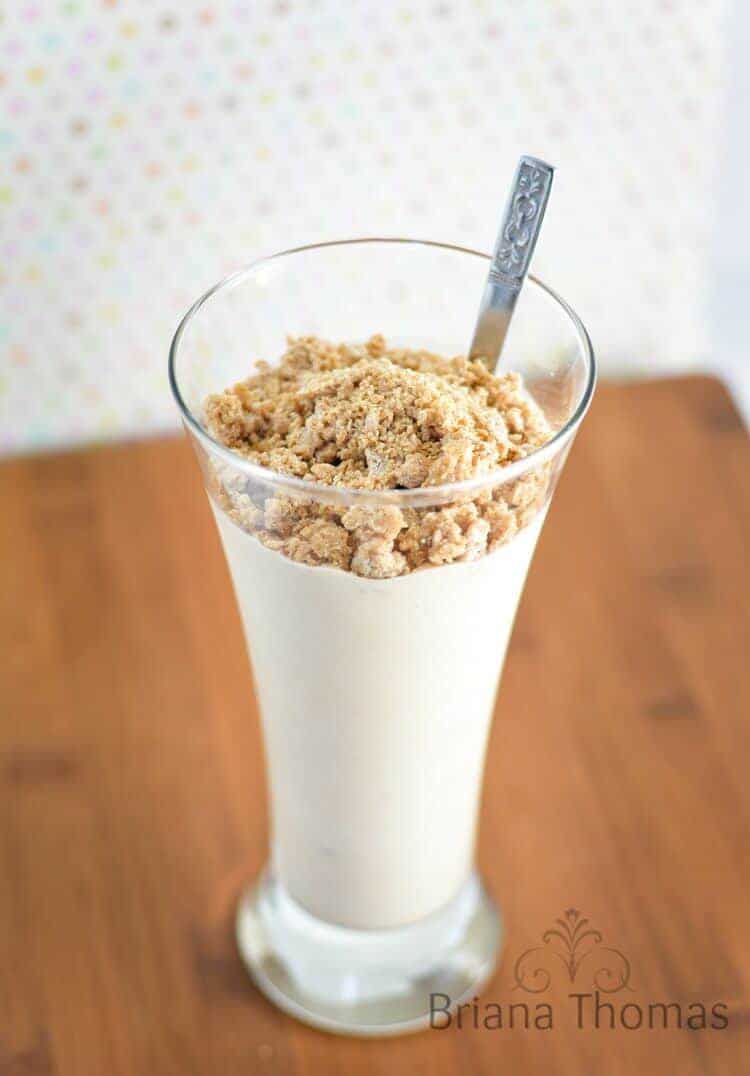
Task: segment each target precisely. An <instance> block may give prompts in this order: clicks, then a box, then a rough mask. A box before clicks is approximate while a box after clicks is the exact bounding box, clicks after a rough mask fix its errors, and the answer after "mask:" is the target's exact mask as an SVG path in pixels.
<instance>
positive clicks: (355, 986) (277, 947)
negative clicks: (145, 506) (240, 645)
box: [170, 239, 595, 1035]
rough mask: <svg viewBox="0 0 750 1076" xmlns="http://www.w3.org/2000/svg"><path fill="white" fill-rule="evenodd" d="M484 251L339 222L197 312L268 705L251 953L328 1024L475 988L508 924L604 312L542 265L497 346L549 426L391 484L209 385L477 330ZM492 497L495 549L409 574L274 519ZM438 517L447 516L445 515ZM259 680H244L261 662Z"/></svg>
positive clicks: (247, 940)
mask: <svg viewBox="0 0 750 1076" xmlns="http://www.w3.org/2000/svg"><path fill="white" fill-rule="evenodd" d="M488 263H489V259H488V258H487V257H486V256H485V255H483V254H479V253H477V252H475V251H470V250H463V249H459V248H456V247H450V246H445V245H441V244H438V243H425V242H417V241H412V240H383V239H362V240H349V241H345V242H339V243H327V244H323V245H320V246H315V247H305V248H301V249H298V250H292V251H285V252H284V253H281V254H277V255H274V256H273V257H270V258H265V259H263V260H261V261H258V262H256V263H255V264H253V265H251V266H249V267H248V268H246V269H243V270H242V271H240V272H238V273H236V274H234V275H233V276H231V277H229V278H228V279H227V280H225V281H223V282H222V283H220V284H218V285H217V286H216V287H214V288H213V289H212V290H211V291H209V292H208V293H207V294H206V295H204V296H203V298H201V299H200V300H199V301H198V302H197V303H196V304H195V305H194V306H193V307H192V308H191V310H190V311H189V312H188V313H187V315H186V316H185V318H184V319H183V321H182V322H181V324H180V326H179V328H178V330H177V333H176V335H175V338H174V341H173V344H172V348H171V353H170V379H171V385H172V389H173V392H174V394H175V397H176V400H177V403H178V405H179V407H180V410H181V412H182V418H183V421H184V424H185V427H186V429H187V432H188V434H189V436H190V438H191V440H192V442H193V445H194V447H195V449H196V452H197V455H198V458H199V461H200V464H201V467H202V470H203V474H204V478H205V481H206V488H207V491H208V494H209V499H210V503H211V508H212V510H213V513H214V517H215V519H216V522H217V526H218V529H219V533H220V535H221V539H222V543H223V545H224V550H225V553H226V558H227V562H228V565H229V570H230V573H231V576H232V581H233V583H234V589H235V593H236V596H237V603H238V606H239V611H240V615H241V618H242V622H243V626H244V630H245V635H246V639H247V644H248V648H249V652H250V657H251V661H252V665H253V672H254V679H255V690H256V692H257V696H258V700H259V704H260V712H261V715H262V722H263V734H264V743H265V753H266V762H267V768H268V778H269V780H268V786H269V790H270V800H271V811H270V814H271V830H272V832H271V855H270V861H269V864H268V867H267V869H266V871H265V872H264V874H263V876H262V877H261V878H260V880H259V881H258V882H257V883H256V884H255V886H254V887H253V888H252V889H251V890H250V891H248V892H247V893H245V894H244V895H243V897H242V899H241V902H240V906H239V910H238V916H237V937H238V943H239V948H240V952H241V954H242V957H243V959H244V960H245V962H246V964H247V966H248V968H249V969H250V971H251V973H252V975H253V977H254V979H255V981H256V983H257V984H258V986H259V987H260V988H261V989H262V990H263V991H264V992H265V993H266V994H267V995H268V996H269V997H270V998H271V999H272V1000H273V1001H275V1002H276V1003H277V1004H278V1005H279V1006H280V1007H281V1008H283V1009H285V1010H287V1011H288V1012H291V1013H293V1014H294V1015H296V1016H297V1017H299V1018H300V1019H302V1020H305V1021H307V1022H309V1023H312V1024H315V1025H317V1026H319V1027H324V1028H327V1029H329V1030H333V1031H342V1032H349V1033H354V1034H363V1035H384V1034H392V1033H397V1032H401V1031H407V1030H412V1029H415V1028H418V1027H421V1026H424V1024H425V1023H426V1022H427V1020H428V1014H429V1004H430V994H431V993H442V994H447V995H448V996H449V998H450V999H451V1000H452V1002H454V1003H456V1004H457V1003H460V1002H461V1001H462V1000H465V999H466V998H470V997H472V996H473V995H474V993H475V992H476V991H477V990H478V989H479V988H480V987H481V985H482V984H483V983H484V982H485V981H486V980H487V978H488V976H489V975H490V974H491V972H492V970H493V968H494V966H495V963H496V960H497V956H498V953H499V950H500V943H501V934H502V932H501V926H500V919H499V915H498V912H497V910H496V908H495V905H494V903H493V902H492V900H491V899H490V897H489V896H488V894H487V893H486V891H485V889H484V887H483V886H482V883H481V881H480V878H479V875H478V873H477V871H476V869H475V865H474V854H475V832H476V821H477V812H478V804H479V797H480V791H481V784H482V772H483V767H484V756H485V747H486V742H487V735H488V732H489V728H490V722H491V718H492V713H493V709H494V700H495V693H496V688H497V683H498V680H499V677H500V673H501V670H502V664H503V660H504V657H505V650H506V646H507V642H508V638H509V635H510V631H511V628H512V625H513V619H514V616H515V611H516V607H517V605H518V601H519V598H520V596H521V592H522V590H523V585H524V580H525V577H526V572H527V570H528V567H529V563H530V561H531V558H532V556H533V552H534V547H535V544H536V540H537V537H538V535H539V531H540V529H541V527H542V524H543V521H544V517H545V514H546V510H547V506H548V504H549V500H550V497H551V496H552V492H553V490H554V487H555V483H556V480H557V478H558V476H559V474H560V471H561V469H562V466H563V463H564V461H565V457H566V454H567V451H568V449H569V448H570V445H571V443H572V440H573V438H574V436H575V434H576V431H577V429H578V426H579V425H580V423H581V420H582V418H583V416H584V414H585V412H586V409H587V407H588V404H589V402H590V399H591V395H592V392H593V387H594V376H595V375H594V358H593V354H592V350H591V345H590V342H589V339H588V336H587V334H586V330H585V329H584V327H583V325H582V324H581V322H580V320H579V319H578V317H577V316H576V314H575V313H574V312H573V311H572V310H571V309H570V307H568V306H567V305H566V304H565V303H564V302H563V301H562V299H560V298H559V297H558V296H557V295H556V294H555V293H554V292H553V291H552V290H551V289H549V288H548V287H546V285H544V284H542V283H541V282H540V281H538V280H535V279H534V278H529V279H528V280H527V283H526V285H525V286H524V289H523V292H522V294H521V297H520V299H519V303H518V307H517V310H516V314H515V317H514V320H513V322H512V325H511V329H510V333H509V336H508V339H507V341H506V346H505V349H504V352H503V359H502V366H503V368H506V369H512V370H516V371H518V372H519V373H520V374H521V375H522V376H523V379H524V384H525V386H526V388H527V390H528V392H529V393H530V394H531V396H532V397H533V398H534V399H535V400H536V402H537V403H538V404H539V406H540V407H541V408H542V410H543V411H544V413H545V415H546V417H547V420H548V421H549V423H550V425H551V427H552V429H553V431H554V435H553V436H552V438H551V440H549V441H548V443H547V444H545V445H544V446H543V447H542V448H540V449H538V450H536V451H535V452H533V453H531V455H529V456H528V457H527V458H525V459H522V460H518V461H516V462H514V463H511V464H509V465H508V466H506V467H504V468H502V469H500V470H498V471H495V472H493V473H491V474H489V475H482V476H481V477H480V478H474V479H469V480H466V481H461V482H456V483H453V484H451V485H446V486H438V487H432V488H417V489H411V490H387V491H383V492H377V493H373V492H371V491H363V490H348V489H343V488H338V487H330V486H321V485H316V484H314V483H311V482H309V481H307V480H304V479H300V478H295V477H291V476H285V475H281V474H277V473H274V472H273V471H270V470H267V469H265V468H263V467H260V466H258V465H256V464H253V463H251V462H250V461H248V460H246V459H242V458H241V457H240V456H238V455H236V454H234V453H233V452H232V451H230V450H229V449H227V448H226V447H224V446H222V445H221V444H219V443H218V442H217V441H215V440H214V439H213V438H212V437H211V436H210V434H209V433H208V432H207V430H206V427H205V424H204V422H203V418H202V407H203V403H204V401H205V399H206V397H207V396H208V395H209V394H210V393H214V392H220V391H222V390H223V389H225V388H226V387H228V386H230V385H232V384H234V383H236V382H237V381H239V380H242V379H244V378H246V377H247V376H248V375H249V374H250V373H251V372H252V369H253V364H254V362H255V361H256V360H258V359H263V360H266V361H268V362H270V363H273V362H274V361H275V359H276V358H277V357H278V356H280V355H281V354H282V353H283V352H284V350H285V347H286V337H287V334H292V335H295V336H299V335H306V334H314V335H316V336H320V337H323V338H325V339H329V340H332V341H336V342H338V341H345V342H349V343H351V342H355V341H364V340H366V339H367V338H368V337H369V336H371V335H372V334H374V333H382V334H383V335H384V336H385V338H386V341H387V342H388V345H389V346H403V347H412V348H426V349H428V350H430V351H432V352H435V353H437V354H439V355H444V356H451V355H456V354H461V353H465V350H466V346H467V344H468V340H469V337H470V334H471V329H472V326H473V324H474V320H475V317H476V313H477V305H478V302H479V298H480V296H481V294H482V290H483V287H484V281H485V277H486V275H487V269H488ZM472 501H473V502H474V503H475V504H476V503H481V504H484V505H487V504H491V505H492V513H493V515H492V518H493V520H494V521H495V523H493V527H495V530H493V531H492V535H493V537H492V540H491V541H490V542H489V544H488V550H489V551H487V552H485V553H483V555H481V556H478V557H477V558H476V559H473V560H468V559H467V560H466V561H465V562H462V563H451V564H443V565H440V564H438V565H432V564H429V563H428V564H427V566H425V567H423V568H419V569H417V570H415V571H413V572H411V573H409V574H404V575H399V576H398V577H396V578H386V579H373V578H363V577H362V576H359V575H356V574H354V573H353V572H349V571H344V570H341V569H339V568H336V567H330V566H327V565H320V566H311V565H309V564H302V563H299V562H297V561H295V560H292V559H290V558H288V557H286V556H285V555H284V554H283V553H281V552H279V551H277V550H276V549H274V548H269V547H268V545H267V544H263V543H262V542H261V541H259V539H258V537H257V535H256V533H253V527H252V526H248V525H246V522H247V521H248V520H253V519H268V516H269V511H271V509H272V508H273V506H277V507H278V506H279V505H283V504H289V503H293V504H298V505H302V506H313V507H314V508H316V507H317V506H319V505H325V506H326V510H327V513H328V515H329V517H330V518H332V519H336V520H338V519H340V518H341V516H342V515H343V514H344V513H345V512H347V510H348V509H350V508H351V507H352V506H356V505H367V506H369V507H372V506H396V507H397V508H399V509H401V510H402V511H404V512H407V511H408V512H409V513H412V515H411V516H409V518H419V516H420V515H425V516H426V515H427V514H428V513H435V512H436V511H438V510H440V509H443V508H445V507H446V506H456V507H458V506H461V505H466V504H467V503H471V502H472ZM433 518H434V517H433ZM248 690H249V685H248Z"/></svg>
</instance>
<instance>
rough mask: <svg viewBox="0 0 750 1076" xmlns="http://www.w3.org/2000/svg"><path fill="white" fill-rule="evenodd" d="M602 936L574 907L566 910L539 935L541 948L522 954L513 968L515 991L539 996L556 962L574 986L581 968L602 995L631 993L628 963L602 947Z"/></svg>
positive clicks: (615, 950)
mask: <svg viewBox="0 0 750 1076" xmlns="http://www.w3.org/2000/svg"><path fill="white" fill-rule="evenodd" d="M603 940H604V937H603V935H602V933H601V931H599V930H595V929H594V928H593V927H591V926H590V920H588V919H587V918H586V917H585V916H582V915H581V913H580V912H579V911H578V910H577V909H576V908H568V909H567V910H566V911H565V912H563V914H562V916H561V917H560V918H558V919H556V920H555V922H554V925H553V926H551V927H550V928H549V929H548V930H545V932H544V934H542V942H543V943H544V944H543V945H536V946H534V947H533V948H531V949H527V950H526V951H525V952H524V953H521V955H520V956H519V958H518V960H516V963H515V966H514V968H513V977H514V979H515V981H516V985H515V988H514V989H516V990H525V991H526V992H527V993H528V994H541V993H543V992H544V991H545V990H547V989H549V986H550V984H551V982H552V971H553V968H554V967H557V966H558V963H557V962H559V963H560V964H562V966H563V967H564V968H565V971H566V973H567V976H568V979H569V980H570V982H571V983H575V982H576V980H577V979H578V974H579V972H580V971H581V969H582V968H583V969H584V973H585V975H586V978H587V981H588V982H590V983H591V984H592V985H593V986H594V987H595V988H596V989H597V990H601V992H602V993H603V994H615V993H617V991H618V990H631V989H632V987H631V986H630V961H629V960H628V958H627V957H626V956H625V954H624V953H622V952H620V950H619V949H613V948H612V947H611V946H608V945H603V944H602V943H603Z"/></svg>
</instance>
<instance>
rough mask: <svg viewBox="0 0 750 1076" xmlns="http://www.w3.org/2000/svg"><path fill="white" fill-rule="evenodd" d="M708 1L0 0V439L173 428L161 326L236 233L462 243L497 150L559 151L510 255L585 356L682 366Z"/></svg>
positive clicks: (696, 296) (490, 181)
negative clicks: (560, 300)
mask: <svg viewBox="0 0 750 1076" xmlns="http://www.w3.org/2000/svg"><path fill="white" fill-rule="evenodd" d="M723 19H724V0H703V2H702V3H701V4H680V3H675V2H674V0H630V2H629V3H628V5H627V8H626V9H625V8H623V7H622V6H620V5H616V4H610V3H605V2H603V0H576V2H573V0H525V2H524V3H523V4H520V3H519V4H499V3H497V2H495V0H404V2H403V3H401V2H400V0H394V2H390V0H389V2H387V3H384V2H382V0H360V2H357V3H354V4H344V3H341V2H340V0H244V2H243V0H226V2H217V0H213V2H211V0H207V2H192V0H180V2H179V3H177V2H176V0H173V2H172V3H170V4H163V3H160V2H152V0H46V2H39V0H36V2H34V0H15V2H14V3H12V4H6V5H4V8H3V9H2V12H0V451H2V452H19V451H25V450H31V449H38V448H41V447H48V446H53V445H61V444H69V443H73V442H77V441H86V440H97V439H105V438H110V437H116V436H123V435H131V434H133V433H139V432H146V431H153V430H157V429H163V428H169V427H173V426H174V425H175V424H176V414H175V409H174V406H173V404H172V401H171V399H170V396H169V392H168V388H167V382H166V376H165V364H166V353H167V348H168V344H169V340H170V337H171V334H172V331H173V329H174V327H175V325H176V322H177V321H178V319H179V317H180V316H181V314H182V313H183V312H184V310H185V309H186V308H187V306H188V305H189V304H190V302H191V301H192V300H193V299H194V298H195V297H196V296H197V295H198V294H200V293H201V292H202V291H203V290H204V289H205V288H207V287H208V286H209V285H210V284H212V283H213V282H214V281H215V280H216V279H218V278H219V277H221V276H222V275H224V274H225V273H226V272H228V271H230V270H232V269H234V268H236V267H237V266H239V265H241V264H243V263H245V262H247V261H250V260H252V259H253V258H254V257H256V256H258V255H259V254H262V253H267V252H269V251H271V250H274V249H279V248H284V247H286V246H293V245H297V244H300V243H305V242H314V241H316V240H322V239H331V238H339V237H345V236H349V235H358V234H359V235H361V234H378V233H380V234H385V235H399V234H401V235H411V236H417V237H429V238H436V239H443V240H445V241H447V242H457V243H459V244H464V245H468V246H477V247H480V248H483V249H487V248H489V247H490V246H491V245H492V242H493V240H494V230H495V227H496V223H497V220H498V217H499V212H500V207H501V204H502V202H503V200H504V193H505V188H506V185H507V183H508V181H509V178H510V176H511V174H512V170H513V167H514V164H515V160H516V158H517V156H518V155H519V154H520V153H522V152H531V153H535V154H537V155H538V156H541V157H544V158H546V159H549V160H551V161H553V162H554V163H555V164H556V165H557V166H558V174H557V178H556V181H555V191H554V194H553V201H552V204H551V208H550V210H549V213H548V218H547V221H546V223H545V229H544V233H543V236H542V240H541V242H540V246H539V248H538V251H537V256H536V260H535V269H536V271H537V272H538V273H539V274H540V275H541V276H543V277H545V278H546V279H548V280H549V282H550V283H552V284H553V286H556V287H557V288H558V289H559V290H560V291H562V292H563V293H564V294H565V295H566V297H567V298H568V299H569V300H570V301H571V302H572V303H573V305H575V306H576V307H577V308H578V309H579V310H580V312H581V314H582V315H583V316H584V319H585V320H586V321H587V323H588V324H589V327H590V330H591V333H592V336H593V338H594V341H595V344H596V347H597V350H598V353H599V355H600V358H601V359H602V361H603V364H604V367H605V369H610V370H616V371H618V372H619V371H624V372H641V371H647V372H654V370H657V369H658V370H668V369H672V368H678V367H679V368H684V367H688V366H691V365H695V364H696V363H698V362H699V361H700V359H701V357H702V355H703V353H704V350H705V326H704V320H703V315H702V313H701V310H702V301H703V295H704V291H705V289H706V287H707V284H708V281H707V264H708V261H707V256H706V254H707V249H708V239H709V231H710V226H711V219H710V215H709V213H708V211H707V209H706V207H707V206H710V204H711V202H712V201H714V202H715V198H714V199H712V198H711V197H709V194H710V192H711V191H712V190H715V189H716V188H715V182H714V179H715V176H714V169H715V168H716V159H717V153H716V152H715V150H716V149H717V146H718V142H719V138H720V123H719V118H720V115H721V108H722V99H723V93H724V87H723V85H722V80H721V77H720V72H721V59H722V34H723V32H724V22H723ZM370 328H372V327H370V326H368V327H366V329H368V330H369V329H370ZM375 328H376V327H375Z"/></svg>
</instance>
